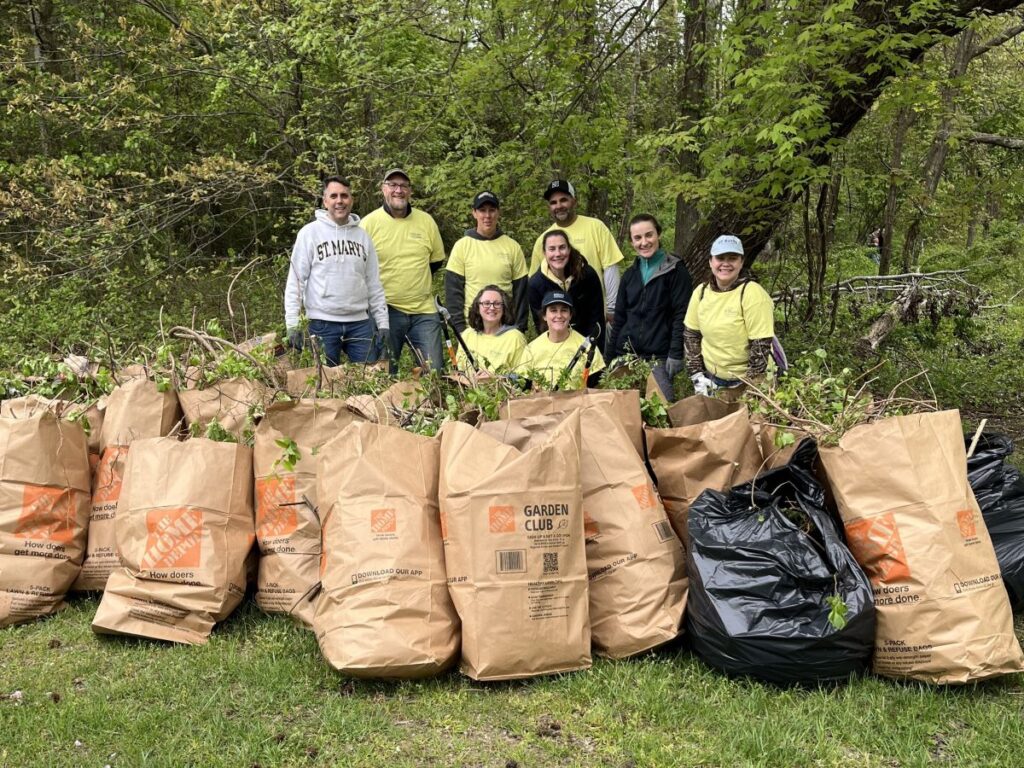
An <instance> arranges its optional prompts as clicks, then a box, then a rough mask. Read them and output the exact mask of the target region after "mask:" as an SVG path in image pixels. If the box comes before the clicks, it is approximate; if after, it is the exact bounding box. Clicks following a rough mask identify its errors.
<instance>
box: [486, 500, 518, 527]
mask: <svg viewBox="0 0 1024 768" xmlns="http://www.w3.org/2000/svg"><path fill="white" fill-rule="evenodd" d="M487 520H488V523H489V524H490V531H491V533H515V532H516V512H515V509H514V508H512V507H510V506H495V507H491V508H489V509H488V510H487Z"/></svg>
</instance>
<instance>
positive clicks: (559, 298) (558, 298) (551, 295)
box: [540, 291, 572, 309]
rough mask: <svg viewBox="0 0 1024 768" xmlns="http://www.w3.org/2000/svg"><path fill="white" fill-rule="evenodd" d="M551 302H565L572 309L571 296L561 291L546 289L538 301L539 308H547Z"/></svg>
mask: <svg viewBox="0 0 1024 768" xmlns="http://www.w3.org/2000/svg"><path fill="white" fill-rule="evenodd" d="M552 304H565V306H567V307H568V308H569V309H572V296H570V295H569V294H568V293H564V292H562V291H548V292H547V293H545V294H544V300H543V301H542V302H541V303H540V308H541V309H547V308H548V307H550V306H551V305H552Z"/></svg>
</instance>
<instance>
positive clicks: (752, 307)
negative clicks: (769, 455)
mask: <svg viewBox="0 0 1024 768" xmlns="http://www.w3.org/2000/svg"><path fill="white" fill-rule="evenodd" d="M743 261H744V259H743V242H742V241H741V240H740V239H739V238H738V237H736V236H735V235H722V236H721V237H719V238H718V239H717V240H715V242H714V243H712V245H711V257H710V266H711V280H709V281H708V282H707V283H705V284H704V285H702V286H700V287H698V288H696V289H695V290H694V291H693V295H692V296H691V297H690V305H689V307H687V310H686V319H685V320H684V321H683V325H684V329H683V346H684V348H685V357H686V372H687V373H688V374H689V375H690V379H691V380H692V381H693V388H694V391H695V392H696V393H697V394H698V395H709V396H710V395H712V394H714V393H715V391H716V390H718V389H723V390H725V392H723V394H725V395H726V397H727V398H728V399H730V400H731V399H735V398H736V397H739V395H740V394H741V393H742V391H743V387H744V385H743V382H742V381H741V379H747V380H748V381H749V380H752V379H756V378H758V377H760V376H763V375H764V373H765V371H766V369H767V366H768V359H769V358H770V357H771V354H772V337H773V336H774V334H775V328H774V319H773V312H774V307H773V305H772V299H771V296H769V295H768V292H767V291H765V289H764V288H762V287H761V286H760V285H758V284H757V283H756V282H754V281H753V280H752V279H751V278H750V277H749V275H747V274H745V273H744V270H743Z"/></svg>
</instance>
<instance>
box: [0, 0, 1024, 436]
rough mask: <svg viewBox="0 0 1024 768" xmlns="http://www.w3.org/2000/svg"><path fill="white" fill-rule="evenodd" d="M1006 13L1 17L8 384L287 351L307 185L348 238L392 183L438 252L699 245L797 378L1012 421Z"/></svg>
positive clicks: (954, 4)
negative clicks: (573, 205)
mask: <svg viewBox="0 0 1024 768" xmlns="http://www.w3.org/2000/svg"><path fill="white" fill-rule="evenodd" d="M1017 5H1018V3H1016V2H1014V1H1013V0H952V1H951V0H911V1H909V2H908V1H906V0H903V1H899V2H894V1H892V0H870V1H867V0H843V1H841V2H831V1H830V2H792V1H788V0H735V2H732V1H729V0H725V1H719V2H716V1H715V0H625V1H623V0H565V1H564V2H561V3H557V4H551V3H541V2H536V1H535V0H489V1H488V2H478V1H477V0H468V1H467V0H460V1H459V2H450V3H449V2H443V1H441V2H438V1H435V0H416V1H413V2H410V1H409V0H401V1H400V2H387V3H385V2H368V1H365V0H323V1H322V2H317V3H312V2H284V1H275V2H252V1H243V2H221V1H220V0H178V1H174V2H172V1H171V0H137V1H136V2H127V1H126V0H118V1H116V2H106V1H103V2H91V3H66V2H36V1H33V2H14V3H6V4H3V6H2V7H0V29H2V30H4V32H3V34H2V35H0V66H2V75H0V104H2V106H3V113H2V114H3V117H2V121H3V131H2V132H0V296H2V298H3V301H0V366H3V367H8V368H9V367H12V366H20V367H22V368H23V369H25V370H30V369H31V368H32V367H33V366H34V365H37V364H38V362H37V360H38V357H39V356H40V355H51V354H58V355H62V354H65V353H67V352H77V353H84V354H87V355H90V356H92V357H125V356H131V355H132V354H134V350H133V348H132V346H131V345H133V344H138V343H142V344H148V345H152V344H154V343H155V340H156V339H157V337H158V332H159V330H158V329H159V327H160V324H161V320H162V323H163V325H164V326H165V327H170V326H172V325H174V324H179V323H180V324H186V325H188V324H193V323H197V322H198V323H200V324H201V323H203V322H205V321H206V320H208V319H210V318H218V319H219V320H220V321H221V324H222V326H223V327H224V328H226V329H228V330H229V333H230V335H232V336H233V337H234V338H235V339H241V338H244V337H247V336H252V335H255V334H257V333H261V332H264V331H266V330H270V329H273V328H279V327H280V326H281V325H282V317H281V315H282V309H281V295H282V287H283V284H284V279H285V275H286V272H287V259H288V255H289V252H290V247H291V243H292V240H293V238H294V235H295V232H296V231H297V230H298V229H299V227H300V226H301V225H302V224H303V223H305V222H306V221H308V220H309V219H310V218H311V215H312V211H313V209H314V207H315V205H316V203H317V201H318V181H319V179H320V178H322V177H323V175H325V174H328V173H343V174H345V175H347V176H349V177H350V178H351V179H352V180H353V185H354V191H355V193H356V195H357V203H356V211H357V212H359V213H365V212H367V211H369V210H372V209H373V208H374V207H376V206H377V205H379V199H380V198H379V181H380V178H381V174H382V172H383V170H384V169H386V168H388V167H391V166H395V165H400V166H403V167H405V168H407V169H408V170H409V171H410V173H411V175H412V176H413V182H414V192H415V196H416V197H415V202H416V204H417V205H420V206H422V207H424V208H425V209H426V210H428V211H429V212H430V213H432V214H433V215H434V217H435V218H436V219H437V220H438V222H439V224H440V225H441V228H442V234H443V236H444V239H445V243H446V245H447V246H448V247H450V246H451V244H452V243H454V241H455V240H456V239H457V238H458V237H459V236H460V235H461V233H462V230H463V229H464V228H465V227H467V226H470V225H471V223H472V222H471V219H470V215H469V212H470V206H469V201H470V200H471V197H472V195H473V194H474V193H475V192H477V191H479V190H481V189H484V188H488V189H491V190H493V191H495V192H496V193H497V194H498V195H499V196H500V197H501V198H502V201H503V207H502V211H503V217H504V219H503V227H504V229H505V230H506V231H507V232H509V233H510V234H511V235H512V236H513V237H514V238H516V239H517V240H518V241H519V242H520V243H521V244H522V245H523V246H524V248H525V249H526V250H527V252H529V250H530V248H531V246H532V243H533V240H534V238H535V237H536V236H537V234H538V233H539V232H540V231H541V230H542V229H543V228H544V227H545V226H546V225H547V223H548V219H547V212H546V208H545V206H544V204H543V200H542V198H541V192H542V190H543V186H544V184H545V183H546V182H547V181H548V180H550V179H552V178H556V177H566V178H569V179H571V180H572V181H573V182H574V183H575V185H576V188H577V190H578V192H579V197H580V200H581V210H582V211H583V212H585V213H587V214H589V215H594V216H598V217H600V218H602V219H604V220H605V221H606V222H607V223H608V224H609V225H610V227H611V229H612V231H613V232H615V233H616V234H617V236H618V237H619V239H620V242H621V243H622V244H623V250H624V252H626V253H627V254H629V256H628V258H631V257H632V253H631V249H630V248H628V245H627V243H626V222H627V221H628V219H629V218H630V216H632V215H633V214H636V213H639V212H650V213H654V214H656V215H657V216H659V217H660V218H661V219H662V221H663V222H665V223H666V225H667V233H666V238H667V243H669V244H671V245H672V246H673V247H674V250H675V251H676V252H678V253H680V254H681V255H682V256H683V257H684V259H685V260H686V262H687V264H688V266H689V267H690V270H691V273H692V274H694V276H695V277H696V278H698V279H702V278H704V277H705V276H706V253H707V246H708V244H709V243H710V241H711V239H713V237H714V236H716V235H717V234H719V233H721V232H723V231H732V232H736V233H738V234H741V235H742V236H743V237H744V240H745V242H746V244H747V248H748V251H750V252H752V253H755V254H760V255H759V257H758V260H759V264H758V266H757V271H758V274H759V277H760V279H761V280H762V282H763V283H765V284H766V286H767V287H768V288H769V290H771V291H773V292H774V293H775V294H776V296H777V298H778V300H779V302H778V303H779V306H780V311H779V327H780V336H782V337H783V339H784V340H785V342H786V346H787V348H788V349H789V350H790V352H791V354H793V353H797V352H801V351H804V350H810V349H814V348H818V347H822V348H825V349H827V350H828V351H829V354H830V355H832V356H833V357H834V358H838V359H839V360H840V361H841V362H843V363H846V362H850V363H851V364H853V365H855V366H856V367H858V368H859V369H862V370H866V369H868V368H871V367H872V366H874V365H876V364H877V363H879V362H882V363H883V365H882V367H881V368H879V369H878V371H876V372H875V374H873V375H877V376H878V377H879V383H878V386H879V387H882V388H884V387H888V386H891V385H893V384H894V383H896V382H898V381H901V380H903V379H905V378H907V377H908V376H911V375H913V374H914V373H915V372H918V371H920V370H921V369H927V370H928V371H929V373H928V376H925V377H918V378H917V379H915V380H914V381H913V382H912V383H911V385H910V386H911V388H915V387H916V388H917V389H918V390H919V393H920V394H922V395H924V394H930V393H931V392H932V391H934V393H935V394H936V395H937V396H938V399H939V400H940V401H942V403H943V404H944V405H952V406H963V407H965V408H966V409H968V410H970V411H971V412H973V413H976V414H979V415H982V414H985V413H996V412H998V413H999V414H1002V415H1011V417H1012V414H1014V413H1018V412H1019V411H1020V405H1021V395H1020V393H1021V392H1022V391H1024V386H1022V385H1024V365H1022V364H1021V363H1022V362H1024V349H1022V348H1021V344H1022V342H1021V337H1022V333H1021V330H1022V327H1024V316H1022V314H1021V309H1020V307H1019V306H1018V305H1017V302H1015V301H1014V299H1016V298H1017V292H1018V291H1019V288H1018V286H1019V285H1020V283H1021V277H1022V274H1024V268H1022V267H1021V264H1020V258H1019V257H1020V255H1021V250H1022V245H1021V239H1022V238H1021V234H1022V227H1024V225H1022V212H1024V207H1022V194H1024V178H1022V176H1021V173H1020V171H1021V166H1022V163H1024V152H1021V148H1022V147H1024V139H1022V138H1021V137H1024V109H1022V107H1024V104H1022V102H1024V89H1022V87H1021V85H1020V83H1021V74H1022V69H1024V66H1022V65H1024V43H1022V41H1021V38H1020V37H1018V34H1019V33H1020V32H1021V31H1022V30H1024V22H1022V16H1021V14H1020V13H1019V11H1017V10H1015V9H1016V7H1017ZM876 230H881V234H882V247H881V248H880V249H876V248H874V247H872V246H870V245H868V242H869V238H870V234H871V233H872V232H874V231H876ZM876 251H879V252H878V253H876ZM873 255H875V256H876V257H877V256H880V262H881V263H880V264H879V265H878V266H877V267H876V265H875V263H874V262H873V261H872V258H871V257H872V256H873ZM962 269H966V270H967V271H966V272H957V273H954V274H944V275H942V276H940V277H939V278H937V279H935V280H930V281H908V280H907V279H902V278H896V279H894V280H892V281H872V280H868V281H854V282H852V283H847V282H846V281H847V280H848V278H850V277H852V276H857V275H868V276H873V275H875V274H876V272H880V273H881V274H887V273H889V274H905V273H909V272H913V271H918V270H920V271H923V272H930V271H936V270H962ZM911 283H913V284H911ZM229 288H230V291H229ZM894 299H897V300H898V301H897V302H896V304H892V302H893V300H894ZM879 318H882V322H881V326H880V327H877V328H875V329H874V331H873V332H870V333H869V329H870V328H871V324H872V322H874V321H875V320H878V319H879ZM890 321H891V322H890ZM861 337H864V340H863V341H862V342H861V343H860V344H853V343H851V342H852V340H854V339H857V338H861ZM1008 426H1009V427H1010V428H1011V431H1012V429H1013V427H1014V425H1013V424H1009V425H1008Z"/></svg>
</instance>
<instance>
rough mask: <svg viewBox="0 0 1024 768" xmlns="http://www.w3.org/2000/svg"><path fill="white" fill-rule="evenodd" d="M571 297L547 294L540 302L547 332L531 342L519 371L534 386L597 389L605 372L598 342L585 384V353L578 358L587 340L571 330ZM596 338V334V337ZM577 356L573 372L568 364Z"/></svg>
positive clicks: (566, 294)
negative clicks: (526, 376)
mask: <svg viewBox="0 0 1024 768" xmlns="http://www.w3.org/2000/svg"><path fill="white" fill-rule="evenodd" d="M572 304H573V301H572V296H570V295H569V294H568V293H566V292H564V291H548V292H547V293H546V294H544V299H543V300H542V301H541V318H542V320H543V321H544V323H545V324H546V326H547V330H545V331H544V332H543V333H541V334H540V335H539V336H538V337H537V338H536V339H534V340H533V341H531V342H530V345H529V346H528V347H527V348H526V354H525V355H523V364H522V365H521V366H520V370H522V371H523V372H524V373H526V374H527V375H528V376H530V377H531V378H532V379H533V383H534V384H535V385H537V386H539V387H544V388H546V389H554V388H555V387H556V385H557V387H558V388H559V389H563V390H564V389H581V388H583V387H585V386H596V385H597V380H598V378H599V375H598V374H599V373H600V372H601V371H602V370H604V358H603V357H602V356H601V350H600V349H598V348H597V346H596V345H597V343H598V342H599V340H595V346H594V348H593V349H592V350H591V351H593V352H594V358H593V360H592V361H591V364H590V370H589V374H590V375H589V376H588V377H587V381H583V370H584V368H586V367H587V365H586V357H587V354H586V352H584V353H582V354H580V355H579V356H578V357H576V353H577V352H578V351H579V350H580V349H581V348H582V347H583V342H584V340H585V339H584V337H583V336H582V335H580V333H578V332H577V331H574V330H573V329H572V327H571V323H572V314H573V306H572ZM595 335H596V334H595ZM574 357H576V363H575V365H573V366H572V368H571V370H570V368H569V364H570V363H571V362H572V360H573V358H574Z"/></svg>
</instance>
